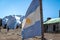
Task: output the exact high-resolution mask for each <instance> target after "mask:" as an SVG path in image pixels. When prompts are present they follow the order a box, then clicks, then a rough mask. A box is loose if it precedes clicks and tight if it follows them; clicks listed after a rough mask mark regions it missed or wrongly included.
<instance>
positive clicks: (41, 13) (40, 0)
mask: <svg viewBox="0 0 60 40" xmlns="http://www.w3.org/2000/svg"><path fill="white" fill-rule="evenodd" d="M39 3H40V18H41V29H42V31H41V33H42V36H41V40H44V26H43V10H42V0H39Z"/></svg>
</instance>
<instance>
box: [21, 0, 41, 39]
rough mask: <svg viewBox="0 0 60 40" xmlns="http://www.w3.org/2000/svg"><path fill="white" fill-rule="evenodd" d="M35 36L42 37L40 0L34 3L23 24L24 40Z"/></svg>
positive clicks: (35, 0)
mask: <svg viewBox="0 0 60 40" xmlns="http://www.w3.org/2000/svg"><path fill="white" fill-rule="evenodd" d="M35 36H41V21H40V5H39V0H33V1H32V3H31V4H30V6H29V8H28V10H27V12H26V15H25V19H24V20H23V22H22V38H25V39H26V38H32V37H35Z"/></svg>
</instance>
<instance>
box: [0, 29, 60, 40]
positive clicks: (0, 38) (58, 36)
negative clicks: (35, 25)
mask: <svg viewBox="0 0 60 40" xmlns="http://www.w3.org/2000/svg"><path fill="white" fill-rule="evenodd" d="M44 36H45V38H46V39H47V40H60V33H44ZM0 40H22V39H21V30H20V29H15V30H9V32H7V31H6V29H2V30H1V32H0ZM25 40H41V38H40V37H35V38H29V39H25Z"/></svg>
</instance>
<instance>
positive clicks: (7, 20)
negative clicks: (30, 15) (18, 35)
mask: <svg viewBox="0 0 60 40" xmlns="http://www.w3.org/2000/svg"><path fill="white" fill-rule="evenodd" d="M23 19H24V16H22V15H9V16H6V17H4V18H3V19H2V26H3V27H7V28H10V29H14V28H16V27H17V26H20V24H21V22H22V20H23Z"/></svg>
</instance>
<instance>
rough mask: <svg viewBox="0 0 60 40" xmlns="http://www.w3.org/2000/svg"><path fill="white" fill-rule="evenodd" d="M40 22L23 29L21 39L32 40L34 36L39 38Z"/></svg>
mask: <svg viewBox="0 0 60 40" xmlns="http://www.w3.org/2000/svg"><path fill="white" fill-rule="evenodd" d="M40 24H41V23H40V21H37V22H36V23H35V24H34V25H31V26H30V27H28V28H26V29H23V31H22V37H23V38H32V37H35V36H41V25H40Z"/></svg>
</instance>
